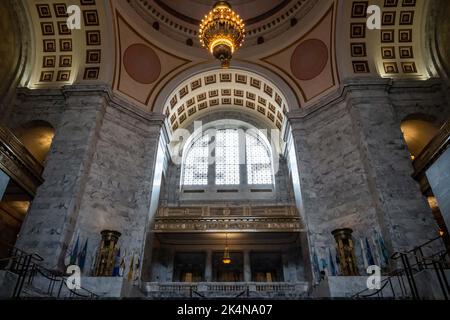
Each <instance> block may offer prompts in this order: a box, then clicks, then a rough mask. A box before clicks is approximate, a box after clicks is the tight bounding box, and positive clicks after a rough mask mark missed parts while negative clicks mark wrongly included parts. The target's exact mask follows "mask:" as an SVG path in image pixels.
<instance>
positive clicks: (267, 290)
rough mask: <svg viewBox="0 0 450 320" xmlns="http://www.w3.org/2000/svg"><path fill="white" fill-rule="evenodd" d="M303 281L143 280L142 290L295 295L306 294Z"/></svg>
mask: <svg viewBox="0 0 450 320" xmlns="http://www.w3.org/2000/svg"><path fill="white" fill-rule="evenodd" d="M308 288H309V285H308V283H307V282H295V283H289V282H195V283H194V282H147V283H145V284H144V285H143V291H144V292H145V293H146V294H147V296H149V297H155V298H162V297H165V298H187V297H191V298H193V297H200V298H220V297H222V298H233V297H249V298H251V297H255V298H276V297H278V298H289V297H291V298H299V297H302V296H306V295H307V292H308Z"/></svg>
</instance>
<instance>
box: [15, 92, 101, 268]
mask: <svg viewBox="0 0 450 320" xmlns="http://www.w3.org/2000/svg"><path fill="white" fill-rule="evenodd" d="M38 94H39V92H37V91H35V92H34V93H33V94H32V95H38ZM64 94H65V102H64V104H62V103H61V102H60V101H61V100H60V99H61V97H60V96H58V98H56V97H55V96H48V97H47V96H43V97H40V98H39V99H36V100H34V101H31V100H30V99H28V101H24V100H23V101H24V103H26V104H27V105H28V106H32V105H33V104H38V108H39V104H40V103H42V104H44V105H46V106H48V107H46V108H48V110H49V111H51V112H52V113H56V112H55V111H54V110H53V109H54V108H55V107H53V109H52V107H51V105H52V104H53V106H55V105H56V104H55V103H57V106H58V107H59V108H61V109H62V110H58V112H59V113H60V114H58V115H57V116H54V117H53V116H52V118H53V119H58V120H59V121H58V123H52V124H55V126H56V128H55V129H56V134H55V137H54V139H53V143H52V147H51V150H50V152H49V154H48V156H47V159H46V166H45V170H44V173H43V177H44V179H45V182H44V183H43V185H41V186H40V188H39V189H38V191H37V194H36V197H35V198H34V200H33V203H32V205H31V207H30V210H29V212H28V214H27V216H26V218H25V221H24V224H23V226H22V230H21V232H20V235H19V238H18V241H17V244H16V245H17V246H18V247H19V248H21V249H23V250H25V251H27V252H37V253H39V254H40V255H41V256H42V257H43V258H44V259H45V260H44V262H43V263H44V264H45V265H46V266H47V267H49V268H52V269H62V267H63V265H64V256H65V254H66V250H67V246H68V243H69V241H70V239H71V238H72V234H73V230H74V225H75V223H76V220H77V217H78V211H79V207H80V202H81V198H82V195H83V191H84V189H85V185H86V182H87V176H88V173H89V171H90V168H91V163H92V158H93V154H94V151H95V148H96V143H97V139H98V132H99V129H100V127H101V124H102V121H103V117H104V113H105V110H106V107H107V104H108V98H107V93H106V91H105V89H104V88H103V87H90V88H89V89H87V88H83V87H75V86H71V87H69V88H68V89H67V90H65V91H64ZM24 99H25V98H24ZM46 99H47V100H46ZM23 110H25V109H21V108H19V112H23ZM35 116H36V115H35ZM41 117H46V114H45V113H43V114H42V115H41Z"/></svg>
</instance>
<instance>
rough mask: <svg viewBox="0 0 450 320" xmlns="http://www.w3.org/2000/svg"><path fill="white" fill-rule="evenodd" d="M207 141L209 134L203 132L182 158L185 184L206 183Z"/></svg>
mask: <svg viewBox="0 0 450 320" xmlns="http://www.w3.org/2000/svg"><path fill="white" fill-rule="evenodd" d="M208 143H209V136H208V135H207V134H205V135H204V136H201V137H200V138H198V139H197V140H196V141H194V143H193V144H192V146H191V148H190V149H189V150H188V152H187V154H186V158H185V160H184V182H183V184H185V185H192V186H194V185H206V184H208V150H209V148H208Z"/></svg>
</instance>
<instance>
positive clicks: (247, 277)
mask: <svg viewBox="0 0 450 320" xmlns="http://www.w3.org/2000/svg"><path fill="white" fill-rule="evenodd" d="M244 281H245V282H251V281H252V268H251V262H250V251H249V250H244Z"/></svg>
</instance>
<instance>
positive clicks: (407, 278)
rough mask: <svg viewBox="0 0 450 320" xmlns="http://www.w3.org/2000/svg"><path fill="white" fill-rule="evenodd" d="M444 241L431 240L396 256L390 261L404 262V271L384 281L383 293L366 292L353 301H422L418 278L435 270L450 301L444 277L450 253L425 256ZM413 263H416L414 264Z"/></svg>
mask: <svg viewBox="0 0 450 320" xmlns="http://www.w3.org/2000/svg"><path fill="white" fill-rule="evenodd" d="M438 240H442V238H441V237H437V238H435V239H431V240H429V241H427V242H425V243H424V244H422V245H420V246H418V247H415V248H413V249H411V250H409V251H403V252H395V253H394V254H393V255H392V256H391V260H392V261H393V262H394V263H396V262H397V261H400V262H401V266H402V268H401V269H397V270H394V271H393V272H391V273H390V274H388V275H387V276H386V277H385V278H384V279H383V280H382V281H381V286H380V289H378V290H375V291H374V290H373V289H372V290H371V289H364V290H362V291H360V292H358V293H356V294H355V295H353V296H352V298H353V299H364V298H366V299H367V298H381V299H383V298H394V299H399V298H403V299H405V298H407V299H413V300H419V299H421V293H420V290H419V288H418V286H417V283H416V276H417V275H418V274H419V273H420V272H422V271H424V270H434V271H435V274H436V277H437V279H438V282H439V286H440V288H441V291H442V295H443V297H444V299H445V300H449V298H450V286H449V282H448V279H447V276H446V274H445V269H448V267H449V259H448V258H449V252H448V251H447V250H441V251H438V252H435V253H433V254H431V255H428V256H426V255H425V254H424V248H426V247H427V246H429V245H431V244H435V243H436V242H437V241H438ZM411 259H412V260H413V263H411Z"/></svg>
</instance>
